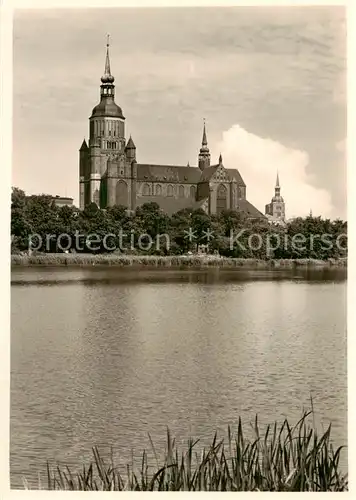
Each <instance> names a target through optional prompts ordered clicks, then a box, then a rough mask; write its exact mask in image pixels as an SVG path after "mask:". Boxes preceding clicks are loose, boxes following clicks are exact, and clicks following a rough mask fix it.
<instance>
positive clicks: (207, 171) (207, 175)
mask: <svg viewBox="0 0 356 500" xmlns="http://www.w3.org/2000/svg"><path fill="white" fill-rule="evenodd" d="M218 167H219V165H210V167H205V168H204V170H203V171H202V173H201V177H200V180H199V182H207V181H209V180H210V179H211V178H212V176H213V175H214V174H215V172H216V171H217V169H218Z"/></svg>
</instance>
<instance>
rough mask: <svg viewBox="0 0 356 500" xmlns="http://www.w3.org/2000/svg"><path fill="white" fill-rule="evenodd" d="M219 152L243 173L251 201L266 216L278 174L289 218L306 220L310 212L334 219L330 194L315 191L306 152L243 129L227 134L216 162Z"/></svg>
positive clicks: (234, 128)
mask: <svg viewBox="0 0 356 500" xmlns="http://www.w3.org/2000/svg"><path fill="white" fill-rule="evenodd" d="M219 151H221V152H222V155H223V163H224V166H225V167H226V168H238V169H239V171H240V173H241V175H242V177H243V179H244V181H245V183H246V185H247V199H248V200H249V201H250V202H251V203H253V204H254V205H255V206H256V207H257V208H258V209H259V210H261V211H262V212H264V206H265V204H266V203H269V202H270V201H271V197H272V196H273V194H274V186H275V182H276V173H277V171H278V172H279V179H280V185H281V194H282V196H283V197H284V201H285V202H286V215H287V217H294V216H305V215H307V214H309V212H310V209H311V210H312V211H313V215H315V216H317V215H321V216H323V217H330V216H331V215H332V211H333V208H334V207H333V205H332V202H331V195H330V193H329V192H328V191H326V190H325V189H321V188H318V187H315V186H314V185H313V183H312V181H313V178H312V177H311V176H309V175H308V174H307V173H306V167H307V165H308V162H309V157H308V154H307V153H306V152H305V151H299V150H297V149H290V148H287V147H285V146H284V145H283V144H281V143H279V142H277V141H273V140H271V139H268V138H263V137H259V136H257V135H254V134H252V133H250V132H248V131H247V130H244V129H243V128H242V127H240V126H239V125H233V126H232V127H231V128H230V129H229V130H228V131H226V132H224V133H223V139H222V141H221V142H220V144H218V145H217V147H215V148H213V151H212V152H213V158H214V157H217V155H218V154H219Z"/></svg>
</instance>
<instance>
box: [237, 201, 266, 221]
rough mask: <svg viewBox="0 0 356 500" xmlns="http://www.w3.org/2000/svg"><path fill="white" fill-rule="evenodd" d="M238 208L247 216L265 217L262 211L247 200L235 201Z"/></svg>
mask: <svg viewBox="0 0 356 500" xmlns="http://www.w3.org/2000/svg"><path fill="white" fill-rule="evenodd" d="M237 205H238V207H237V208H238V210H242V211H243V212H245V213H246V214H247V216H248V217H252V218H254V219H265V216H264V215H263V213H262V212H260V211H259V210H258V209H257V208H256V207H255V206H253V205H252V203H250V202H249V201H247V200H238V202H237Z"/></svg>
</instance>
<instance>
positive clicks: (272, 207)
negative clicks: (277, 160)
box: [265, 171, 286, 222]
mask: <svg viewBox="0 0 356 500" xmlns="http://www.w3.org/2000/svg"><path fill="white" fill-rule="evenodd" d="M265 213H266V215H269V216H270V218H271V220H272V221H276V222H278V221H279V222H284V221H285V217H286V213H285V203H284V199H283V198H282V196H281V187H280V184H279V173H278V171H277V179H276V185H275V188H274V196H273V198H272V200H271V203H268V205H266V211H265Z"/></svg>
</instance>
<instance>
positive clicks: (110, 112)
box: [91, 98, 125, 120]
mask: <svg viewBox="0 0 356 500" xmlns="http://www.w3.org/2000/svg"><path fill="white" fill-rule="evenodd" d="M94 116H111V117H114V118H121V119H122V120H124V119H125V117H124V115H123V113H122V109H121V108H120V106H118V105H117V104H116V103H115V102H114V100H113V99H109V98H104V99H102V100H101V101H100V102H99V104H97V105H96V106H95V108H94V109H93V111H92V114H91V117H94Z"/></svg>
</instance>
